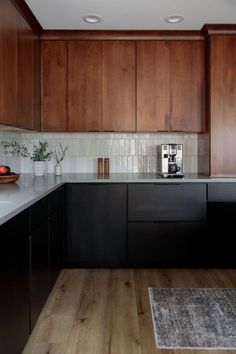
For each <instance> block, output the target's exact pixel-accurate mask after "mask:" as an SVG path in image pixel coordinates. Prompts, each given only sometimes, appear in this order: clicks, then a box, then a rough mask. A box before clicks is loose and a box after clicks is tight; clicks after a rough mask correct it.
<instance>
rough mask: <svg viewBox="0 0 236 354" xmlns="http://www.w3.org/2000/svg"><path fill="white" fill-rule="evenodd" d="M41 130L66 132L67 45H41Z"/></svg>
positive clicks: (55, 42) (62, 43) (60, 43)
mask: <svg viewBox="0 0 236 354" xmlns="http://www.w3.org/2000/svg"><path fill="white" fill-rule="evenodd" d="M41 130H42V131H67V43H66V42H65V41H42V43H41Z"/></svg>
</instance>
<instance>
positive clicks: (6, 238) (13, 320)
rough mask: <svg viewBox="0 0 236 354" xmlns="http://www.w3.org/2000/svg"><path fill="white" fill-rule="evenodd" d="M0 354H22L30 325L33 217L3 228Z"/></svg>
mask: <svg viewBox="0 0 236 354" xmlns="http://www.w3.org/2000/svg"><path fill="white" fill-rule="evenodd" d="M0 235H1V247H0V284H1V285H0V286H1V291H0V353H6V354H16V353H21V352H22V350H23V348H24V345H25V343H26V341H27V339H28V336H29V332H30V323H29V317H30V314H29V309H30V306H29V304H30V303H29V294H30V292H29V214H28V211H24V212H22V213H21V214H19V215H17V216H16V217H14V218H13V219H11V220H10V221H8V222H7V223H5V224H4V225H3V226H0Z"/></svg>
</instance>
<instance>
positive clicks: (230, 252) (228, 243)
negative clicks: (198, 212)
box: [207, 202, 236, 268]
mask: <svg viewBox="0 0 236 354" xmlns="http://www.w3.org/2000/svg"><path fill="white" fill-rule="evenodd" d="M207 213H208V218H207V219H208V234H209V237H210V239H209V261H210V263H211V264H212V266H213V267H215V268H235V267H236V253H235V250H236V233H235V225H236V202H208V203H207Z"/></svg>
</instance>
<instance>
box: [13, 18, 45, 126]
mask: <svg viewBox="0 0 236 354" xmlns="http://www.w3.org/2000/svg"><path fill="white" fill-rule="evenodd" d="M17 44H18V45H17V126H18V127H21V128H26V129H35V130H40V46H39V39H38V37H37V36H36V35H34V33H33V32H32V29H31V27H30V26H29V25H28V24H27V22H26V21H25V20H24V18H23V17H21V16H20V17H19V20H18V43H17Z"/></svg>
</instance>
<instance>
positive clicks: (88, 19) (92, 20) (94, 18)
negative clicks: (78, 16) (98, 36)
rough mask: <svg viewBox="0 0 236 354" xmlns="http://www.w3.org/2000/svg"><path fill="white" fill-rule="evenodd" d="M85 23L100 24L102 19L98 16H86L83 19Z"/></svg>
mask: <svg viewBox="0 0 236 354" xmlns="http://www.w3.org/2000/svg"><path fill="white" fill-rule="evenodd" d="M83 21H84V22H87V23H99V22H101V21H102V19H101V17H99V16H98V15H86V16H84V17H83Z"/></svg>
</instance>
